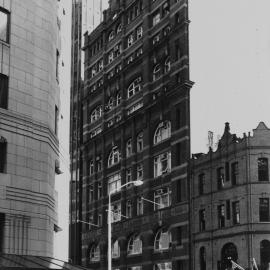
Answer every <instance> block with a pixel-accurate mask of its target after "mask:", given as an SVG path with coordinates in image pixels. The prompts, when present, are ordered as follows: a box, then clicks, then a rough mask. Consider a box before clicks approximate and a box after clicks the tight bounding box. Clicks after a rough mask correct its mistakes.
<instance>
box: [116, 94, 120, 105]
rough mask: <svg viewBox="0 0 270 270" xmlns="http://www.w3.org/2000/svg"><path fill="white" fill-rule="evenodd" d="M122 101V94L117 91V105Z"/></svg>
mask: <svg viewBox="0 0 270 270" xmlns="http://www.w3.org/2000/svg"><path fill="white" fill-rule="evenodd" d="M120 103H121V94H120V93H117V95H116V106H118V105H119V104H120Z"/></svg>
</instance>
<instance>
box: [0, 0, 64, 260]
mask: <svg viewBox="0 0 270 270" xmlns="http://www.w3.org/2000/svg"><path fill="white" fill-rule="evenodd" d="M57 5H58V4H57V1H55V0H24V1H21V0H5V1H3V0H2V1H0V6H1V7H3V8H4V9H6V10H8V11H9V12H10V31H9V32H10V33H9V43H4V42H1V43H0V72H1V73H3V74H5V75H7V76H8V77H9V89H8V109H7V110H5V109H1V108H0V136H2V137H4V138H5V139H6V141H7V167H6V173H4V174H0V191H1V192H0V212H2V213H5V225H4V226H5V228H4V229H5V234H4V245H3V252H7V253H17V254H31V255H42V256H52V254H53V234H54V224H57V215H56V209H55V208H56V200H57V198H56V193H55V190H54V186H55V161H56V160H57V159H58V144H59V143H58V138H57V136H56V134H55V106H57V107H58V108H59V91H60V90H59V85H58V81H57V78H56V51H57V50H59V52H60V41H59V40H60V39H59V26H58V24H57Z"/></svg>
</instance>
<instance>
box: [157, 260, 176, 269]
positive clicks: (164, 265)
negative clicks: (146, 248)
mask: <svg viewBox="0 0 270 270" xmlns="http://www.w3.org/2000/svg"><path fill="white" fill-rule="evenodd" d="M160 269H162V270H163V269H164V270H172V263H171V262H163V263H157V264H155V265H154V270H160ZM177 269H181V268H177Z"/></svg>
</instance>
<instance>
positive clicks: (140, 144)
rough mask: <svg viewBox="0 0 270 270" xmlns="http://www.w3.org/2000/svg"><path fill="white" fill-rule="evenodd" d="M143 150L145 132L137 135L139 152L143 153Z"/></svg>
mask: <svg viewBox="0 0 270 270" xmlns="http://www.w3.org/2000/svg"><path fill="white" fill-rule="evenodd" d="M142 150H143V132H140V133H139V134H138V135H137V152H141V151H142Z"/></svg>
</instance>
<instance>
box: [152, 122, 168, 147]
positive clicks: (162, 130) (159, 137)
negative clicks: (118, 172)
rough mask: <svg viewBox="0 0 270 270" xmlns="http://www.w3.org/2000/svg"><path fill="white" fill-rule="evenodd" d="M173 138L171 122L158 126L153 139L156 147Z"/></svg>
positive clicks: (161, 123)
mask: <svg viewBox="0 0 270 270" xmlns="http://www.w3.org/2000/svg"><path fill="white" fill-rule="evenodd" d="M169 138H171V122H170V121H169V120H165V121H162V122H160V123H159V124H158V126H157V128H156V130H155V133H154V138H153V143H154V145H156V144H158V143H161V142H163V141H165V140H167V139H169Z"/></svg>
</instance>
